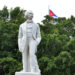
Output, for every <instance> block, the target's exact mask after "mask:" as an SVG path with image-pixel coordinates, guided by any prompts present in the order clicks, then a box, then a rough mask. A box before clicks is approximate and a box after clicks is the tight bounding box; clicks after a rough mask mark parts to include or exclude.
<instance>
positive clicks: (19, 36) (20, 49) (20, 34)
mask: <svg viewBox="0 0 75 75" xmlns="http://www.w3.org/2000/svg"><path fill="white" fill-rule="evenodd" d="M22 37H23V32H22V27H21V25H20V27H19V34H18V47H19V51H20V52H22Z"/></svg>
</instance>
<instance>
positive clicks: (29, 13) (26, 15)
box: [25, 10, 33, 20]
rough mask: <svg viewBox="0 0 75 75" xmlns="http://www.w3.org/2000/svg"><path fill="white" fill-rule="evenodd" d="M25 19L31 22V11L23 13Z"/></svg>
mask: <svg viewBox="0 0 75 75" xmlns="http://www.w3.org/2000/svg"><path fill="white" fill-rule="evenodd" d="M25 17H26V19H29V20H32V18H33V12H32V11H31V10H29V11H26V12H25Z"/></svg>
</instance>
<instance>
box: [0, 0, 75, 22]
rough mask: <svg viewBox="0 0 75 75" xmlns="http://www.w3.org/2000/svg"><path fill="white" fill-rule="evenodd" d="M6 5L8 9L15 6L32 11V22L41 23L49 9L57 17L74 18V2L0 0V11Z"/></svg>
mask: <svg viewBox="0 0 75 75" xmlns="http://www.w3.org/2000/svg"><path fill="white" fill-rule="evenodd" d="M4 5H6V6H7V7H8V9H10V8H11V7H12V8H14V7H16V6H19V7H21V9H25V10H32V11H33V13H34V19H33V20H34V21H35V22H36V23H37V22H41V20H43V19H44V16H45V15H47V14H48V6H49V8H50V9H51V10H52V11H53V12H54V13H55V14H56V15H57V16H58V17H66V18H69V17H70V16H71V15H74V16H75V0H0V9H2V8H3V6H4Z"/></svg>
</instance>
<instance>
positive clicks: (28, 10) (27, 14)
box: [25, 10, 33, 18]
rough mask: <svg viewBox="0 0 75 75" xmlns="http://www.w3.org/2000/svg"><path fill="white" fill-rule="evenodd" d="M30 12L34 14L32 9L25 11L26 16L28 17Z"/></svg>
mask: <svg viewBox="0 0 75 75" xmlns="http://www.w3.org/2000/svg"><path fill="white" fill-rule="evenodd" d="M28 13H32V14H33V12H32V11H31V10H28V11H26V12H25V17H26V18H27V16H28Z"/></svg>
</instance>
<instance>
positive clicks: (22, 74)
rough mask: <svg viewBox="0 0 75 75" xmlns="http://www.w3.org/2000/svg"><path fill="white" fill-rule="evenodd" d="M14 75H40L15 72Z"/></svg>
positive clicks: (37, 74)
mask: <svg viewBox="0 0 75 75" xmlns="http://www.w3.org/2000/svg"><path fill="white" fill-rule="evenodd" d="M15 75H40V73H32V72H16V73H15Z"/></svg>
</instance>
